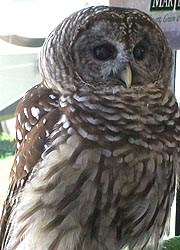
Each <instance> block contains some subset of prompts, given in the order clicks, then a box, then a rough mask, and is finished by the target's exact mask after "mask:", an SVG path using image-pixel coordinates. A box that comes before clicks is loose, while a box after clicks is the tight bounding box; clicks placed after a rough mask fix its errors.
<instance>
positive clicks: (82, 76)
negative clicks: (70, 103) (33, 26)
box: [40, 6, 172, 93]
mask: <svg viewBox="0 0 180 250" xmlns="http://www.w3.org/2000/svg"><path fill="white" fill-rule="evenodd" d="M40 67H41V71H42V75H43V77H44V78H45V80H46V84H47V86H48V87H49V88H53V89H54V90H57V91H60V92H61V93H66V92H68V91H74V90H77V89H78V88H81V87H82V86H89V87H91V88H95V89H96V88H99V86H101V87H102V88H104V87H107V86H110V85H111V87H112V86H124V87H125V88H129V87H133V86H138V85H141V86H143V85H147V84H159V85H161V86H163V87H165V88H167V87H168V86H169V84H170V78H171V69H172V52H171V49H170V46H169V44H168V41H167V39H166V37H165V35H164V34H163V32H162V31H161V29H160V27H159V26H158V25H157V24H156V23H155V22H154V21H153V20H152V18H150V17H149V16H148V15H146V14H145V13H142V12H140V11H139V10H135V9H126V8H117V7H107V6H98V7H89V8H86V9H83V10H80V11H78V12H76V13H74V14H72V15H71V16H70V17H68V18H66V19H65V20H64V21H63V22H62V23H61V24H60V25H59V26H58V27H57V28H56V29H55V30H54V31H53V32H52V33H51V34H50V35H49V37H48V38H47V40H46V41H45V43H44V47H43V50H42V53H41V60H40Z"/></svg>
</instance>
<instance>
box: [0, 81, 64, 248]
mask: <svg viewBox="0 0 180 250" xmlns="http://www.w3.org/2000/svg"><path fill="white" fill-rule="evenodd" d="M58 99H59V97H58V96H57V95H56V94H55V93H53V91H52V90H49V89H47V88H46V87H44V85H43V84H39V85H36V86H34V87H33V88H31V89H30V90H29V91H28V92H27V94H26V95H25V97H24V98H23V99H22V100H21V101H20V103H19V105H18V107H17V112H16V113H17V115H16V131H17V132H16V147H17V149H16V156H15V160H14V164H13V166H12V169H11V173H10V186H9V190H8V196H7V199H6V201H5V203H4V207H3V213H2V217H1V236H0V246H1V245H2V244H3V243H2V241H4V240H6V234H7V233H8V226H10V222H9V218H10V214H11V211H12V210H13V207H14V206H15V205H16V203H17V202H18V198H17V195H18V193H19V192H20V191H21V190H22V188H23V187H24V185H25V183H26V181H27V179H28V176H29V175H30V173H32V171H33V167H34V166H35V165H36V163H37V162H39V161H40V160H41V155H42V153H43V152H44V151H45V149H46V147H47V144H48V136H49V135H50V133H51V132H52V130H53V127H54V125H55V124H56V122H57V121H58V120H59V117H60V116H61V112H60V110H59V109H58Z"/></svg>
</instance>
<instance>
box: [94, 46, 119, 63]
mask: <svg viewBox="0 0 180 250" xmlns="http://www.w3.org/2000/svg"><path fill="white" fill-rule="evenodd" d="M93 53H94V56H95V58H96V59H98V60H101V61H105V60H108V59H112V58H114V56H115V53H116V49H115V47H114V46H112V45H110V44H103V45H100V46H97V47H95V48H94V51H93Z"/></svg>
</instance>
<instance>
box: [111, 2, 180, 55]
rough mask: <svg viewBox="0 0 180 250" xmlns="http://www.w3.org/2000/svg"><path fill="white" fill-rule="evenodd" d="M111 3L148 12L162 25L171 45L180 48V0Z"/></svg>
mask: <svg viewBox="0 0 180 250" xmlns="http://www.w3.org/2000/svg"><path fill="white" fill-rule="evenodd" d="M109 5H110V6H118V7H129V8H136V9H139V10H142V11H144V12H146V13H147V14H149V15H150V16H151V17H152V18H153V19H154V20H155V21H156V22H157V23H158V24H159V25H160V27H161V28H162V30H163V31H164V33H165V34H166V36H167V38H168V40H169V42H170V44H171V47H172V48H173V49H175V50H177V49H180V0H110V1H109Z"/></svg>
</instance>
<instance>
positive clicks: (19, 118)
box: [17, 113, 21, 124]
mask: <svg viewBox="0 0 180 250" xmlns="http://www.w3.org/2000/svg"><path fill="white" fill-rule="evenodd" d="M17 119H18V122H19V123H20V124H21V114H20V113H19V114H18V115H17Z"/></svg>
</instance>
